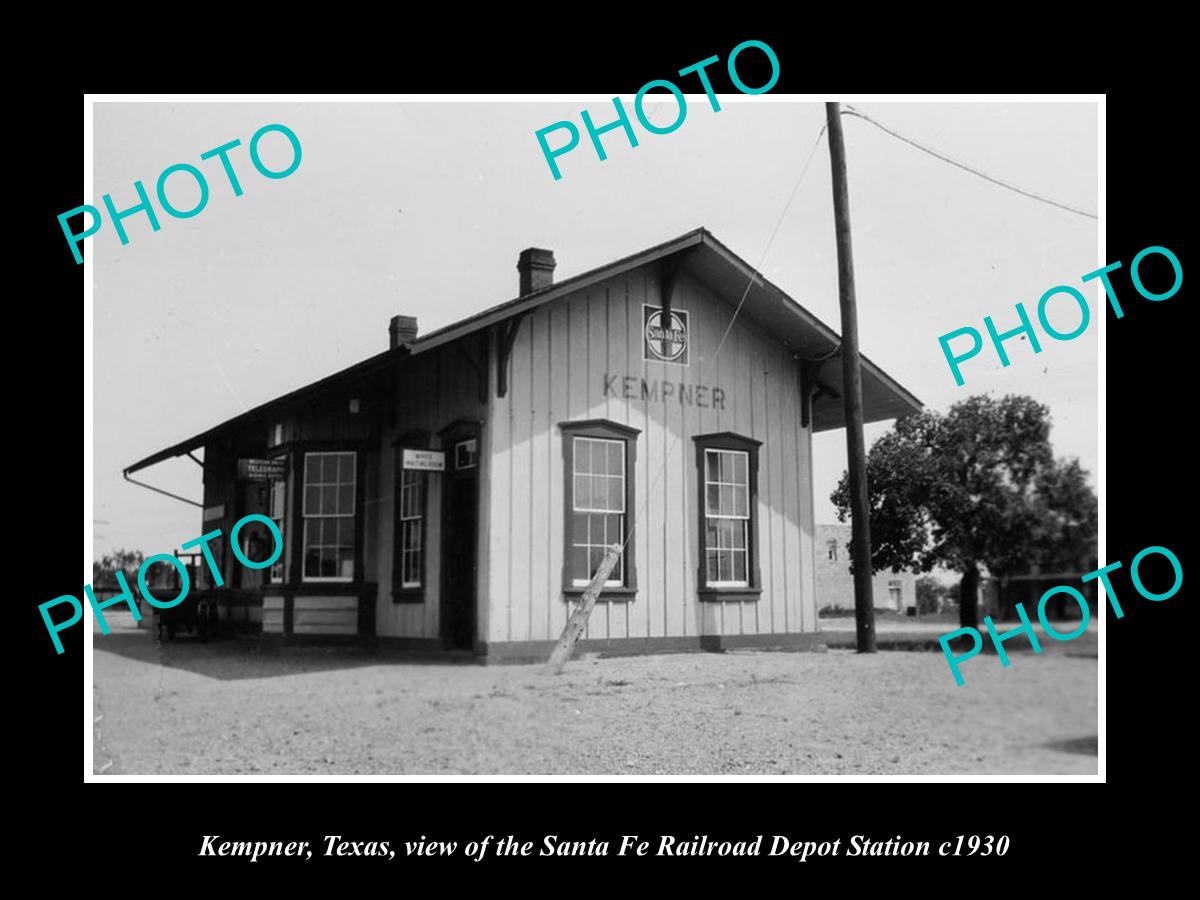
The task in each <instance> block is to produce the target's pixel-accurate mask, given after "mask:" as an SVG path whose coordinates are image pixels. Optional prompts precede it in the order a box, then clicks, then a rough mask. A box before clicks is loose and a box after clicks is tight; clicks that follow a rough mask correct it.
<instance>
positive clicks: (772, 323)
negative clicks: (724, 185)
mask: <svg viewBox="0 0 1200 900" xmlns="http://www.w3.org/2000/svg"><path fill="white" fill-rule="evenodd" d="M667 257H677V262H678V271H679V272H681V273H683V274H688V275H690V276H691V277H693V278H695V279H696V280H698V281H699V282H701V283H702V284H704V285H706V286H707V287H708V288H709V289H711V290H712V291H713V292H714V293H716V294H717V295H718V296H721V297H725V298H728V299H730V300H731V302H732V303H733V304H734V305H736V303H737V302H738V300H741V298H742V294H743V292H745V300H744V301H743V303H742V311H741V315H746V316H749V317H750V318H752V319H754V320H756V321H757V322H758V323H759V324H760V325H762V326H763V327H764V328H765V329H766V330H767V331H768V332H769V333H770V334H771V335H772V336H773V337H774V338H775V339H776V340H778V341H780V342H781V343H782V344H784V345H785V346H787V347H788V348H789V349H790V350H791V351H792V352H793V353H795V354H796V355H797V356H799V357H801V358H803V359H809V360H821V359H823V358H825V359H827V360H828V361H826V362H824V363H823V364H821V365H820V368H819V372H818V375H817V380H818V383H819V384H820V386H821V390H820V391H819V392H818V394H817V396H815V397H814V398H813V403H812V425H813V430H814V431H828V430H829V429H832V428H841V427H843V426H844V424H845V422H844V416H843V411H842V401H841V396H842V371H841V364H840V359H839V357H837V356H836V355H835V356H833V357H832V358H829V357H830V355H831V354H834V353H835V352H836V350H837V348H838V346H839V345H840V343H841V338H840V336H839V335H838V333H837V332H836V331H834V330H833V329H832V328H830V327H829V326H828V325H826V324H825V323H824V322H822V321H821V320H819V319H818V318H817V317H816V316H814V315H813V314H812V313H810V312H809V311H808V310H806V309H805V308H804V307H803V306H801V305H800V304H799V303H797V302H796V301H795V300H793V299H792V298H791V297H789V296H788V295H787V294H786V293H784V292H783V291H782V290H780V289H779V288H778V287H776V286H775V285H773V284H772V283H771V282H770V281H768V280H767V279H766V278H764V277H763V276H762V275H761V274H760V273H759V272H757V271H756V270H755V269H754V268H753V267H752V266H751V265H750V264H749V263H747V262H746V261H745V260H743V259H742V258H741V257H739V256H738V255H737V254H736V253H734V252H733V251H732V250H730V249H729V248H728V247H726V246H725V245H724V244H722V243H721V242H720V241H718V240H717V239H716V238H715V237H713V235H712V234H711V233H709V232H708V231H707V230H706V229H704V228H697V229H696V230H694V231H689V232H688V233H687V234H684V235H681V236H680V237H677V238H675V239H674V240H670V241H667V242H665V243H662V244H658V245H657V246H654V247H650V248H648V249H646V250H642V251H640V252H638V253H634V254H632V255H630V256H626V257H623V258H621V259H618V260H615V261H614V262H611V263H608V264H607V265H603V266H600V267H598V268H595V269H592V270H591V271H588V272H584V273H582V274H580V275H576V276H574V277H573V278H568V279H566V280H564V281H560V282H558V283H556V284H552V285H549V286H548V287H545V288H542V289H540V290H537V291H533V292H531V293H528V294H525V295H523V296H520V297H516V298H514V299H512V300H509V301H507V302H505V303H501V304H498V305H497V306H493V307H491V308H489V309H485V310H484V311H483V312H480V313H476V314H475V315H473V316H468V317H467V318H465V319H462V320H460V321H458V322H455V323H453V324H451V325H447V326H445V327H444V328H439V329H438V330H436V331H432V332H430V333H429V334H427V335H425V336H423V337H419V338H417V339H416V340H415V341H413V342H412V343H411V344H409V345H407V346H406V347H399V348H397V349H395V350H387V351H385V352H383V353H380V354H378V355H376V356H372V357H370V358H369V359H366V360H363V361H362V362H360V363H356V364H355V365H353V366H350V367H349V368H346V369H343V370H342V371H340V372H336V373H334V374H333V375H329V376H327V377H325V378H322V379H321V380H319V381H315V382H313V383H312V384H309V385H306V386H304V387H302V388H298V389H297V390H294V391H292V392H291V393H288V394H284V395H283V396H282V397H277V398H275V399H274V400H270V401H268V402H267V403H264V404H262V405H260V406H257V407H255V408H254V409H251V410H248V411H246V412H244V413H242V414H241V415H238V416H235V417H234V418H232V419H229V420H227V421H225V422H222V423H221V424H220V425H217V426H216V427H214V428H210V429H208V430H207V431H204V432H201V433H200V434H197V435H195V436H193V437H191V438H188V439H187V440H186V441H181V442H180V443H178V444H175V445H174V446H171V447H167V448H166V449H164V450H161V451H159V452H158V453H154V454H152V455H150V456H147V457H146V458H145V459H142V460H139V461H138V462H136V463H134V464H133V465H131V466H129V467H128V468H127V469H126V470H125V473H126V474H128V473H130V472H136V471H137V470H139V469H144V468H146V467H148V466H152V465H154V464H155V463H158V462H161V461H162V460H165V459H170V458H171V457H174V456H181V455H182V454H184V453H188V452H190V451H192V450H195V449H196V448H198V447H201V446H203V445H204V444H206V443H208V442H209V441H210V440H212V439H213V438H215V437H218V436H220V435H222V434H225V433H229V432H231V431H233V430H235V429H237V428H238V427H239V426H241V425H245V424H249V423H252V422H255V421H263V420H265V419H266V418H267V417H268V414H269V413H271V412H272V411H273V410H276V409H279V408H282V407H285V406H288V405H290V404H294V403H296V402H298V401H301V400H304V399H307V398H309V397H312V396H314V395H316V394H318V393H320V392H322V391H325V390H328V389H331V388H335V387H338V386H341V385H345V384H348V383H350V382H352V381H356V380H359V379H362V378H365V377H368V376H370V375H374V374H377V373H379V372H382V371H384V370H386V369H388V368H390V367H392V366H396V365H399V364H401V363H402V362H403V361H404V360H406V359H409V358H411V357H413V356H417V355H419V354H421V353H425V352H428V351H429V350H433V349H434V348H436V347H440V346H442V345H443V344H448V343H450V342H451V341H456V340H458V339H460V338H463V337H466V336H468V335H470V334H473V333H475V332H477V331H479V330H481V329H484V328H487V327H489V326H491V325H495V324H497V323H499V322H504V321H506V320H508V319H511V318H512V317H514V316H518V315H522V314H524V313H527V312H529V311H531V310H533V309H536V308H537V307H539V306H542V305H544V304H547V303H552V302H554V301H555V300H558V299H560V298H562V297H565V296H567V295H569V294H572V293H574V292H575V291H578V290H580V289H581V288H586V287H590V286H591V285H593V284H597V283H599V282H601V281H604V280H606V279H609V278H613V277H615V276H617V275H621V274H623V273H625V272H629V271H632V270H634V269H637V268H640V267H641V266H644V265H647V264H648V263H652V262H656V261H658V260H662V259H665V258H667ZM747 283H749V288H748V289H747ZM862 383H863V384H862V389H863V414H864V420H865V421H867V422H877V421H881V420H884V419H894V418H898V417H900V416H903V415H907V414H908V413H911V412H916V411H917V410H919V409H920V408H921V405H922V404H921V401H920V400H918V399H917V398H916V397H915V396H913V394H912V393H910V392H909V391H908V390H906V389H905V388H904V387H903V386H901V385H900V383H899V382H897V381H896V380H895V379H894V378H892V377H891V376H890V375H888V374H887V373H886V372H884V371H883V369H881V368H880V367H879V366H877V365H876V364H875V363H873V362H871V360H869V359H868V358H867V357H866V356H865V355H864V356H862Z"/></svg>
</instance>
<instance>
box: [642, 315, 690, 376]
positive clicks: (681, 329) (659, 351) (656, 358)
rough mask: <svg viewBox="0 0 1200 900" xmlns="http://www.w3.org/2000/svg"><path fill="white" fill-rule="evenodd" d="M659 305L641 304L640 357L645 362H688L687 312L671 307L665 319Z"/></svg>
mask: <svg viewBox="0 0 1200 900" xmlns="http://www.w3.org/2000/svg"><path fill="white" fill-rule="evenodd" d="M665 319H666V317H664V316H663V310H662V307H660V306H650V305H649V304H643V305H642V337H643V343H642V358H643V359H645V360H646V361H647V362H668V363H675V364H676V365H679V366H686V365H687V364H688V314H687V311H686V310H683V309H672V310H671V315H670V320H671V321H670V322H667V321H665Z"/></svg>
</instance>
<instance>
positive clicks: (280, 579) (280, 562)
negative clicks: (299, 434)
mask: <svg viewBox="0 0 1200 900" xmlns="http://www.w3.org/2000/svg"><path fill="white" fill-rule="evenodd" d="M272 458H273V459H282V460H284V461H285V466H287V459H288V457H287V456H275V457H272ZM290 468H291V466H287V469H290ZM287 469H285V470H284V476H283V478H281V479H279V480H277V481H271V482H270V483H269V484H268V487H267V490H268V494H267V518H268V519H270V520H271V521H272V522H274V523H275V526H276V527H277V528H278V529H279V534H280V536H281V541H282V543H283V550H282V551H281V552H280V554H279V559H277V560H275V562H274V563H273V564H272V565H271V567H270V568H268V569H267V577H266V579H265V583H266V584H284V583H286V582H287V560H288V553H287V550H288V534H289V533H290V532H291V526H290V524H289V516H288V513H289V511H290V510H289V507H290V506H291V502H290V497H289V494H290V491H289V490H288V486H289V476H290V475H291V473H290V472H288V471H287ZM277 485H282V491H281V493H282V495H283V499H282V503H283V509H282V511H281V512H280V515H279V517H278V518H276V516H275V496H276V493H275V488H276V486H277Z"/></svg>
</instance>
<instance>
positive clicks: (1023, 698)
mask: <svg viewBox="0 0 1200 900" xmlns="http://www.w3.org/2000/svg"><path fill="white" fill-rule="evenodd" d="M114 626H115V627H114V631H113V633H112V634H111V635H109V636H104V637H102V636H99V635H97V636H95V639H94V640H95V643H94V646H95V672H94V683H95V694H96V698H97V703H98V709H102V710H103V717H104V718H103V720H102V721H101V723H100V724H101V725H102V731H103V738H102V740H103V747H102V748H98V749H97V754H96V767H97V769H99V768H100V767H101V766H103V765H107V769H105V772H104V774H131V775H141V774H196V775H200V774H316V775H326V774H329V775H332V774H480V775H495V774H563V775H570V774H618V775H635V774H637V775H646V774H651V775H652V774H668V775H689V774H690V775H696V774H767V775H770V774H931V775H935V774H949V773H964V774H972V775H975V774H999V773H1005V774H1008V773H1011V774H1023V773H1047V774H1048V773H1070V774H1095V773H1096V763H1097V757H1096V733H1097V728H1096V722H1097V717H1096V705H1097V704H1096V699H1097V661H1096V659H1095V657H1094V654H1088V653H1079V652H1072V651H1071V649H1070V648H1071V646H1072V645H1061V649H1059V651H1058V652H1053V653H1044V654H1042V655H1040V656H1033V655H1031V654H1029V653H1020V654H1014V655H1013V662H1012V665H1011V667H1009V668H1007V669H1004V668H1001V666H1000V664H999V662H998V661H997V660H996V658H995V656H994V655H992V656H985V655H982V654H981V655H980V656H978V657H976V658H975V659H973V660H971V661H970V662H968V663H967V664H965V666H964V670H963V671H964V675H965V678H966V684H965V685H964V686H963V687H961V688H960V687H956V686H955V684H954V682H953V680H952V679H951V677H950V672H949V670H948V668H947V666H946V663H945V660H944V659H943V658H942V656H941V654H940V653H928V652H925V653H921V652H886V653H878V654H874V655H870V656H859V655H857V654H855V653H853V652H851V651H846V650H832V651H830V652H828V653H761V652H730V653H725V654H708V653H706V654H677V655H661V656H642V657H632V658H625V659H586V660H577V661H574V662H571V663H569V664H568V666H567V670H566V672H565V673H564V674H563V675H561V676H559V677H557V678H555V677H552V676H545V675H543V674H542V673H541V671H540V668H539V667H536V666H499V667H497V666H493V667H483V666H478V665H473V664H445V663H421V662H417V661H412V660H410V659H406V658H404V657H400V656H373V655H371V654H369V653H366V652H363V651H358V650H347V649H339V650H331V649H315V648H310V649H304V650H299V649H296V650H293V649H289V650H287V651H285V652H284V653H282V654H276V655H268V654H264V653H262V652H260V651H259V650H258V647H257V644H256V643H255V642H253V641H250V640H244V639H243V640H238V641H221V642H217V643H212V644H200V643H196V642H193V641H189V640H186V639H181V640H179V641H176V642H175V643H173V644H165V645H162V646H161V647H159V646H158V645H156V644H155V642H154V641H153V639H152V638H151V637H150V636H149V635H148V634H147V633H146V632H144V631H138V630H137V629H135V628H132V627H129V626H122V625H121V624H120V623H117V622H114Z"/></svg>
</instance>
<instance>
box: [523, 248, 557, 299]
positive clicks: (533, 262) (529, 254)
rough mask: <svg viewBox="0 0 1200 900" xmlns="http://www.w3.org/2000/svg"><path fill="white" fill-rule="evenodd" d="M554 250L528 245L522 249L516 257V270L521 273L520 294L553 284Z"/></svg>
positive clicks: (529, 292) (530, 292)
mask: <svg viewBox="0 0 1200 900" xmlns="http://www.w3.org/2000/svg"><path fill="white" fill-rule="evenodd" d="M554 266H555V262H554V251H553V250H539V249H538V248H537V247H530V248H529V249H528V250H522V251H521V255H520V257H518V258H517V271H518V272H519V273H520V274H521V294H520V296H522V297H524V296H525V295H526V294H532V293H533V292H534V291H540V290H541V289H542V288H545V287H550V285H552V284H554Z"/></svg>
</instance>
